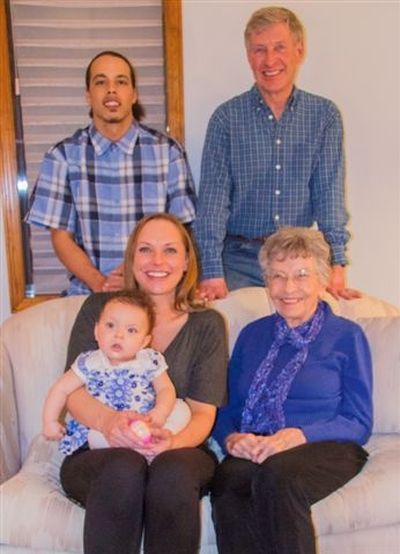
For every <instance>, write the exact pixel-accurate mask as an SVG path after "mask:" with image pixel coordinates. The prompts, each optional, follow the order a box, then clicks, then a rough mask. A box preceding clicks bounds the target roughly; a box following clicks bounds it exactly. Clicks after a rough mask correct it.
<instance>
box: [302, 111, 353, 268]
mask: <svg viewBox="0 0 400 554" xmlns="http://www.w3.org/2000/svg"><path fill="white" fill-rule="evenodd" d="M310 187H311V198H312V206H313V214H314V219H315V221H316V222H317V224H318V228H319V229H320V230H321V231H322V233H323V234H324V237H325V240H326V241H327V242H328V244H329V245H330V248H331V262H332V264H340V265H344V264H346V263H347V258H346V254H345V252H346V244H347V242H348V240H349V237H350V234H349V232H348V231H347V229H346V224H347V222H348V214H347V212H346V208H345V198H344V151H343V124H342V118H341V115H340V113H339V111H338V109H337V108H336V106H335V105H334V104H332V103H329V110H328V118H327V122H326V127H325V132H324V134H323V139H322V141H321V145H320V150H319V155H318V156H317V159H316V163H315V166H314V168H313V172H312V176H311V181H310Z"/></svg>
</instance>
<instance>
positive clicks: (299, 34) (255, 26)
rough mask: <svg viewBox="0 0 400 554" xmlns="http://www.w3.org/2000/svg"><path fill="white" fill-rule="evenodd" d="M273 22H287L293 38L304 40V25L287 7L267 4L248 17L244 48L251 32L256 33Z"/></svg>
mask: <svg viewBox="0 0 400 554" xmlns="http://www.w3.org/2000/svg"><path fill="white" fill-rule="evenodd" d="M273 23H287V24H288V26H289V29H290V32H291V33H292V35H293V37H294V38H295V40H296V41H298V42H304V40H305V31H304V27H303V24H302V23H301V21H300V20H299V18H298V17H297V15H296V14H294V13H293V12H292V11H290V10H288V9H287V8H281V7H277V6H268V7H266V8H260V9H259V10H257V11H255V12H254V13H253V15H252V16H251V17H250V19H249V21H248V23H247V25H246V29H245V31H244V40H245V44H246V48H247V46H248V44H249V38H250V35H251V34H252V33H254V32H256V33H258V32H260V31H262V30H263V29H264V28H265V27H267V26H268V25H271V24H273Z"/></svg>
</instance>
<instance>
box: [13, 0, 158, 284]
mask: <svg viewBox="0 0 400 554" xmlns="http://www.w3.org/2000/svg"><path fill="white" fill-rule="evenodd" d="M10 8H11V18H12V34H13V46H14V58H15V65H16V71H17V75H18V78H19V90H20V95H21V106H22V110H21V111H22V127H23V133H24V148H25V159H26V168H27V171H26V173H27V175H26V177H27V182H28V188H29V190H31V189H32V187H33V185H34V183H35V180H36V177H37V174H38V171H39V167H40V163H41V161H42V159H43V155H44V153H45V152H46V150H47V149H48V148H49V147H51V146H52V145H53V144H55V143H57V142H59V141H60V140H62V139H63V138H65V137H67V136H70V135H71V134H72V133H74V131H75V130H76V129H77V128H79V127H85V126H86V125H87V124H88V123H89V121H90V119H89V115H88V106H87V104H86V102H85V97H84V93H85V82H84V77H85V70H86V67H87V65H88V63H89V62H90V60H91V59H92V58H93V56H95V55H96V54H97V53H98V52H100V51H102V50H116V51H118V52H121V53H122V54H124V55H125V56H126V57H127V58H128V59H129V60H131V62H132V63H133V65H134V67H135V71H136V75H137V85H138V93H139V98H140V101H141V103H142V105H143V106H144V107H145V110H146V118H145V119H144V123H146V124H147V125H149V126H151V127H155V128H156V129H159V130H165V126H166V112H165V85H164V83H165V81H164V55H163V28H162V0H113V1H112V0H10ZM31 249H32V254H33V274H34V288H35V292H36V293H37V294H48V293H59V292H61V291H62V290H63V289H64V288H66V286H67V277H66V271H65V268H64V266H63V265H62V264H61V263H60V262H59V261H58V259H57V258H56V256H55V253H54V250H53V247H52V245H51V241H50V233H49V231H47V230H41V229H38V228H36V227H34V226H32V227H31Z"/></svg>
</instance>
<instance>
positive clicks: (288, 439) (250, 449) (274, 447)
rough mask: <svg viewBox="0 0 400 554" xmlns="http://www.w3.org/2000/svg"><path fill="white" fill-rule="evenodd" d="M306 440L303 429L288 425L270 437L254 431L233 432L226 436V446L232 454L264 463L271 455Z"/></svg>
mask: <svg viewBox="0 0 400 554" xmlns="http://www.w3.org/2000/svg"><path fill="white" fill-rule="evenodd" d="M305 442H306V438H305V436H304V434H303V431H302V430H301V429H297V428H295V427H287V428H285V429H281V430H280V431H277V432H276V433H274V434H273V435H270V436H268V437H262V436H258V435H253V433H232V434H231V435H228V437H227V438H226V440H225V446H226V449H227V451H228V452H229V454H231V456H235V457H236V458H244V459H246V460H250V461H251V462H254V463H255V464H262V463H263V462H264V461H265V460H266V459H267V458H269V456H272V455H273V454H278V453H279V452H284V451H285V450H289V448H294V447H295V446H299V445H300V444H304V443H305Z"/></svg>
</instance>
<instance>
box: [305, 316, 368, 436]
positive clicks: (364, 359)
mask: <svg viewBox="0 0 400 554" xmlns="http://www.w3.org/2000/svg"><path fill="white" fill-rule="evenodd" d="M350 332H351V331H349V333H350ZM349 333H348V334H349ZM344 354H345V355H344V360H343V370H342V388H341V402H340V404H339V407H338V410H337V413H336V414H335V415H334V417H332V418H331V419H330V420H328V421H327V420H321V421H316V422H314V423H311V424H309V425H301V426H300V427H301V429H302V431H303V433H304V435H305V437H306V439H307V441H309V442H315V441H321V440H339V441H353V442H356V443H358V444H360V445H362V444H365V442H366V441H367V440H368V438H369V436H370V434H371V432H372V423H373V406H372V360H371V353H370V349H369V345H368V341H367V338H366V337H365V334H364V332H363V331H362V330H361V328H358V327H357V329H356V330H355V331H353V334H352V338H351V340H350V346H349V347H348V350H347V352H345V353H344Z"/></svg>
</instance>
